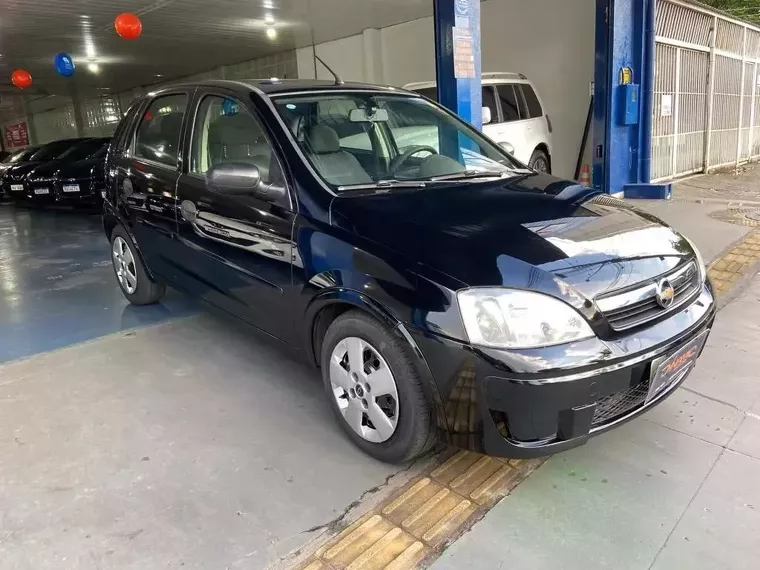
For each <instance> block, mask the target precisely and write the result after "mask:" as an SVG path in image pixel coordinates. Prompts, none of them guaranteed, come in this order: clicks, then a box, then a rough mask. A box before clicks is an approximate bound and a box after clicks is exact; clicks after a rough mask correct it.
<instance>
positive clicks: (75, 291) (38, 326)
mask: <svg viewBox="0 0 760 570" xmlns="http://www.w3.org/2000/svg"><path fill="white" fill-rule="evenodd" d="M196 310H197V305H196V304H195V303H193V302H191V301H190V300H188V299H187V298H185V297H182V296H180V295H178V294H176V293H173V292H172V293H170V294H169V295H167V297H166V298H165V299H164V302H163V303H161V304H160V305H155V306H153V307H147V308H146V307H142V308H139V309H135V308H134V307H132V306H130V305H129V304H128V303H127V301H126V299H124V296H123V295H122V294H121V292H120V291H119V288H118V287H117V286H116V282H115V280H114V275H113V269H112V268H111V260H110V251H109V248H108V242H107V240H106V238H105V236H104V234H103V229H102V226H101V222H100V216H99V215H92V214H85V213H83V212H73V211H65V210H63V211H49V210H28V209H24V208H15V207H13V206H12V205H10V204H0V339H2V340H1V341H0V362H4V361H8V360H14V359H17V358H22V357H25V356H29V355H32V354H37V353H39V352H44V351H47V350H53V349H56V348H61V347H63V346H68V345H71V344H75V343H77V342H82V341H85V340H89V339H93V338H98V337H100V336H103V335H105V334H109V333H112V332H115V331H119V330H126V329H130V328H133V327H137V326H145V325H150V324H155V323H158V322H163V321H166V320H168V319H171V318H175V317H179V316H186V315H189V314H192V313H194V312H196Z"/></svg>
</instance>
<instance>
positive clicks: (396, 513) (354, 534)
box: [298, 451, 541, 570]
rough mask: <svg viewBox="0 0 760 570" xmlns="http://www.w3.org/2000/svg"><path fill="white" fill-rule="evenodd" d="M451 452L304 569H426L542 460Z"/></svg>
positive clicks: (333, 541) (329, 544)
mask: <svg viewBox="0 0 760 570" xmlns="http://www.w3.org/2000/svg"><path fill="white" fill-rule="evenodd" d="M448 453H450V452H444V454H442V455H443V457H445V460H444V459H443V457H442V459H441V463H440V464H439V465H437V466H433V467H432V468H430V469H429V470H428V472H427V473H425V474H423V475H422V476H420V477H418V478H416V479H414V480H412V481H410V482H409V483H408V484H407V485H406V486H405V487H403V488H402V489H400V490H399V491H398V492H397V493H396V494H395V495H393V496H391V497H389V498H388V500H386V501H385V502H384V503H383V504H381V505H380V506H378V507H377V508H376V509H375V510H373V511H371V512H369V513H367V514H366V515H364V516H363V517H362V518H360V519H359V520H357V521H356V522H355V523H353V524H352V525H351V526H349V527H348V528H346V529H345V530H343V532H341V533H340V534H339V535H338V536H336V537H334V538H332V539H330V540H328V541H327V542H326V543H325V544H324V545H322V546H321V547H320V548H319V549H318V550H317V551H316V552H315V553H314V555H313V556H312V557H311V558H309V559H308V560H306V561H305V562H304V563H302V564H301V565H300V566H298V568H299V570H375V569H381V568H382V569H383V570H412V569H415V568H422V567H423V566H424V565H425V564H426V563H427V562H428V561H430V560H431V559H433V558H434V557H435V556H436V555H437V554H438V553H440V552H441V550H443V548H445V547H446V545H447V544H449V543H450V542H452V541H453V540H455V539H456V538H457V537H458V536H460V535H461V534H462V533H463V532H464V531H466V530H467V529H468V528H470V526H472V524H473V523H474V522H475V521H476V520H477V519H478V518H480V517H481V516H483V514H485V512H486V511H487V510H488V508H490V507H491V506H492V505H493V504H494V503H496V501H498V500H499V499H500V498H501V497H503V496H505V495H507V494H508V493H509V492H510V491H511V490H512V489H513V488H514V487H515V486H516V485H517V484H518V483H519V482H520V481H522V480H523V479H524V478H525V477H526V476H527V475H528V474H530V472H531V471H533V470H534V469H535V468H536V467H538V465H540V463H541V460H536V461H521V460H514V459H512V460H507V459H501V458H494V457H488V456H485V455H480V454H478V453H472V452H469V451H457V452H455V453H453V454H451V455H450V456H449V455H448Z"/></svg>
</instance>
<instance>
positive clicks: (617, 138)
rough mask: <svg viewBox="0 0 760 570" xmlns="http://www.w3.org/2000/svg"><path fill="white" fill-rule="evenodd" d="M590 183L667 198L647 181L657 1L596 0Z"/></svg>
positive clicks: (667, 188) (631, 194) (632, 194)
mask: <svg viewBox="0 0 760 570" xmlns="http://www.w3.org/2000/svg"><path fill="white" fill-rule="evenodd" d="M596 10H597V14H596V18H597V25H596V59H595V91H594V167H593V181H594V186H595V187H597V188H599V189H602V190H604V191H606V192H609V193H611V194H619V193H623V194H624V195H625V196H626V197H630V198H669V197H670V185H667V184H665V185H663V184H660V185H653V184H650V182H651V149H652V146H651V141H652V104H653V101H652V94H653V89H654V49H655V44H654V35H655V29H654V21H655V0H597V2H596Z"/></svg>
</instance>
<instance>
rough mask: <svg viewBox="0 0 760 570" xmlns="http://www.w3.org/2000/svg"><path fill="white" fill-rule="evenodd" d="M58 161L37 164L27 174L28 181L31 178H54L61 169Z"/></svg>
mask: <svg viewBox="0 0 760 570" xmlns="http://www.w3.org/2000/svg"><path fill="white" fill-rule="evenodd" d="M61 166H62V162H61V161H60V160H51V161H50V162H43V163H38V165H37V166H35V167H34V168H33V169H32V170H31V171H30V172H29V174H28V177H29V178H30V179H33V178H54V177H55V176H56V175H57V174H58V170H59V169H60V168H61Z"/></svg>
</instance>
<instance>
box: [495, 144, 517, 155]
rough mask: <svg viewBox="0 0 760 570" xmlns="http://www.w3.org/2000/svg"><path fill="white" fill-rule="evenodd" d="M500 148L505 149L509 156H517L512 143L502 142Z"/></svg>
mask: <svg viewBox="0 0 760 570" xmlns="http://www.w3.org/2000/svg"><path fill="white" fill-rule="evenodd" d="M499 146H500V147H501V148H502V149H504V150H505V151H506V152H507V154H509V155H510V156H514V154H515V147H514V146H512V145H511V144H510V143H508V142H500V143H499Z"/></svg>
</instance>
